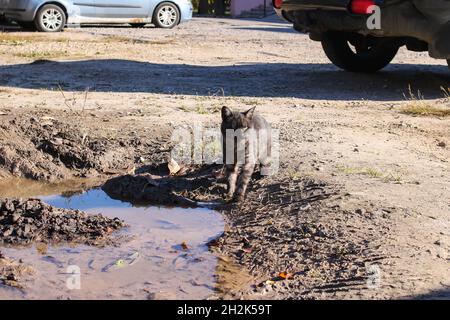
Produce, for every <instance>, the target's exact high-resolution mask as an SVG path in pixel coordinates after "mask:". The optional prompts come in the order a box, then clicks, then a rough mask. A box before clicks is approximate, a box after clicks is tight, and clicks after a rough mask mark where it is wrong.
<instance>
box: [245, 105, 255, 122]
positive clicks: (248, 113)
mask: <svg viewBox="0 0 450 320" xmlns="http://www.w3.org/2000/svg"><path fill="white" fill-rule="evenodd" d="M255 109H256V106H254V107H253V108H251V109H248V110H247V111H245V112H244V116H245V117H246V118H247V119H248V120H252V119H253V116H254V115H255Z"/></svg>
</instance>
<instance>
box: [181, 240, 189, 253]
mask: <svg viewBox="0 0 450 320" xmlns="http://www.w3.org/2000/svg"><path fill="white" fill-rule="evenodd" d="M181 248H183V250H185V251H186V250H189V247H188V245H187V243H186V242H185V241H183V242H182V243H181Z"/></svg>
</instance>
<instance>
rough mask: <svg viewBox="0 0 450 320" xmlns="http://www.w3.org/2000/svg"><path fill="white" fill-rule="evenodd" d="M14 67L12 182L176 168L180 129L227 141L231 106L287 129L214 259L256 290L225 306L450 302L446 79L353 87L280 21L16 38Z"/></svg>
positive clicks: (10, 46)
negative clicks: (223, 133) (222, 134)
mask: <svg viewBox="0 0 450 320" xmlns="http://www.w3.org/2000/svg"><path fill="white" fill-rule="evenodd" d="M0 62H1V64H0V148H1V152H2V153H1V154H0V167H1V170H0V177H1V178H2V180H3V181H8V179H9V178H11V177H25V178H31V179H38V180H42V181H60V180H63V179H71V178H83V177H94V176H95V177H97V178H100V179H107V178H109V177H110V176H115V175H117V174H118V173H124V174H125V173H134V172H136V171H137V170H139V168H142V167H143V166H146V165H157V164H161V163H163V162H164V161H166V160H167V152H168V151H169V150H170V144H169V137H170V132H171V131H172V130H173V129H175V128H178V127H180V126H182V125H190V124H193V123H203V124H205V125H216V124H218V123H219V121H220V112H219V111H220V108H221V106H223V105H227V106H229V107H231V108H234V109H241V110H244V109H245V108H250V107H252V106H256V107H257V110H258V111H259V112H260V113H261V114H262V115H263V116H265V117H266V118H267V120H268V121H269V122H271V124H272V125H273V126H274V127H276V128H280V129H281V135H280V171H279V173H278V174H277V175H276V176H273V177H270V178H264V179H259V180H255V181H254V183H253V185H252V187H251V190H250V191H249V194H248V200H247V201H246V202H245V203H244V204H241V205H230V206H227V207H225V208H223V212H224V214H225V216H226V217H227V220H228V222H229V226H228V229H227V231H226V232H225V234H224V236H223V237H222V238H221V239H219V240H218V241H217V243H214V244H212V245H211V247H212V249H213V250H217V251H219V252H221V253H224V254H225V256H228V257H229V258H230V259H232V260H233V261H236V262H238V263H239V264H240V265H242V266H244V267H245V268H246V269H247V270H248V271H249V272H250V274H251V275H252V279H251V281H250V282H251V284H250V286H245V287H243V288H239V290H235V292H227V293H226V295H225V297H226V298H273V299H280V298H294V299H310V298H313V299H327V298H331V299H338V298H339V299H341V298H350V299H357V298H369V299H383V298H391V299H400V298H450V268H449V263H450V223H449V220H450V215H449V213H450V197H449V190H450V178H449V177H450V175H449V173H450V168H449V156H450V138H449V137H450V126H449V124H450V117H448V115H449V110H450V101H449V84H450V71H449V70H448V68H447V65H446V64H445V61H439V60H433V59H431V58H429V57H427V55H426V54H423V53H411V52H407V51H404V50H402V51H401V52H400V54H399V55H398V57H397V58H396V59H395V60H394V62H393V64H392V65H391V66H389V67H388V68H387V69H386V70H384V71H382V72H380V73H378V74H374V75H359V74H351V73H346V72H343V71H340V70H338V69H337V68H336V67H334V66H332V65H331V64H330V63H329V62H328V60H327V59H326V57H325V55H324V54H323V52H322V50H321V48H320V44H319V43H316V42H312V41H310V40H309V39H308V38H307V36H305V35H301V34H298V33H296V32H294V31H293V30H292V29H291V27H290V26H289V25H287V24H284V23H281V22H280V21H278V20H277V19H275V18H274V17H271V18H269V19H265V20H231V19H206V18H197V19H194V20H193V21H192V22H190V23H187V24H184V25H181V26H180V27H179V28H176V29H174V30H158V29H154V28H151V27H148V28H144V29H131V28H126V27H111V28H105V27H101V28H86V27H85V28H81V29H68V30H66V31H65V32H63V33H61V34H50V35H47V34H45V35H44V34H38V33H29V32H22V31H20V30H17V29H14V28H5V32H4V33H0ZM2 196H8V197H11V196H14V195H2ZM284 278H287V279H284Z"/></svg>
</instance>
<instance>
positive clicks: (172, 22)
mask: <svg viewBox="0 0 450 320" xmlns="http://www.w3.org/2000/svg"><path fill="white" fill-rule="evenodd" d="M180 19H181V14H180V10H179V9H178V7H177V6H176V5H175V4H173V3H170V2H163V3H161V4H160V5H158V6H157V7H156V9H155V12H154V13H153V23H154V25H155V26H156V27H157V28H164V29H172V28H173V27H175V26H177V25H178V24H179V23H180Z"/></svg>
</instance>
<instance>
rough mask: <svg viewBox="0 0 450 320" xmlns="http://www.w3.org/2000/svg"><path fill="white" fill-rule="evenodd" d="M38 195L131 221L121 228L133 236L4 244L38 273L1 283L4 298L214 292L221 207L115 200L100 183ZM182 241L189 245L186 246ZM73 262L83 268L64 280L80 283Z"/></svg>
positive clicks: (181, 296)
mask: <svg viewBox="0 0 450 320" xmlns="http://www.w3.org/2000/svg"><path fill="white" fill-rule="evenodd" d="M41 198H42V199H43V200H44V201H45V202H47V203H49V204H51V205H53V206H56V207H61V208H70V209H80V210H83V211H86V212H89V213H102V214H103V215H105V216H108V217H112V218H114V217H118V218H120V219H123V220H125V222H126V223H127V224H129V228H126V230H123V231H121V232H120V233H121V234H123V235H126V236H132V239H131V240H130V241H128V242H125V243H124V244H122V245H120V246H119V247H106V248H96V247H88V246H76V247H70V246H61V247H47V248H42V246H39V247H36V246H33V247H30V248H25V249H14V248H2V251H3V252H4V253H5V255H7V256H9V257H11V258H15V259H22V260H23V261H24V263H26V264H29V265H31V266H33V267H34V268H35V269H36V272H37V273H36V275H35V277H34V280H33V281H30V282H27V283H26V284H25V286H26V290H24V291H23V292H20V291H17V290H10V289H6V288H0V299H1V298H27V299H67V298H70V299H146V298H161V299H204V298H207V297H208V296H210V295H211V294H213V293H214V286H215V283H216V279H215V273H216V266H217V259H216V257H215V256H214V255H212V254H211V253H210V252H209V251H208V248H207V246H206V243H207V242H208V241H209V240H211V239H213V238H216V237H218V236H220V235H221V234H222V232H223V230H224V221H223V219H222V217H221V215H220V214H219V213H217V212H215V211H212V210H209V209H183V208H160V207H133V206H131V205H130V204H129V203H125V202H121V201H117V200H112V199H111V198H109V197H108V196H107V195H106V194H105V193H104V192H103V191H101V190H99V189H94V190H90V191H88V192H85V193H82V194H75V195H71V196H66V197H64V196H45V197H41ZM183 242H184V243H185V244H187V246H188V250H184V249H183V248H182V246H181V244H182V243H183ZM70 266H72V269H73V268H77V267H78V268H79V269H80V271H81V275H80V284H81V289H79V290H77V289H75V290H70V289H69V288H68V287H67V282H69V284H74V283H75V284H76V281H75V282H74V280H76V279H75V278H74V277H72V278H71V277H70V275H69V274H67V268H68V267H70ZM73 266H76V267H73ZM74 270H76V269H74ZM68 279H69V280H68ZM69 286H72V287H73V285H69ZM75 287H76V285H75Z"/></svg>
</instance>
